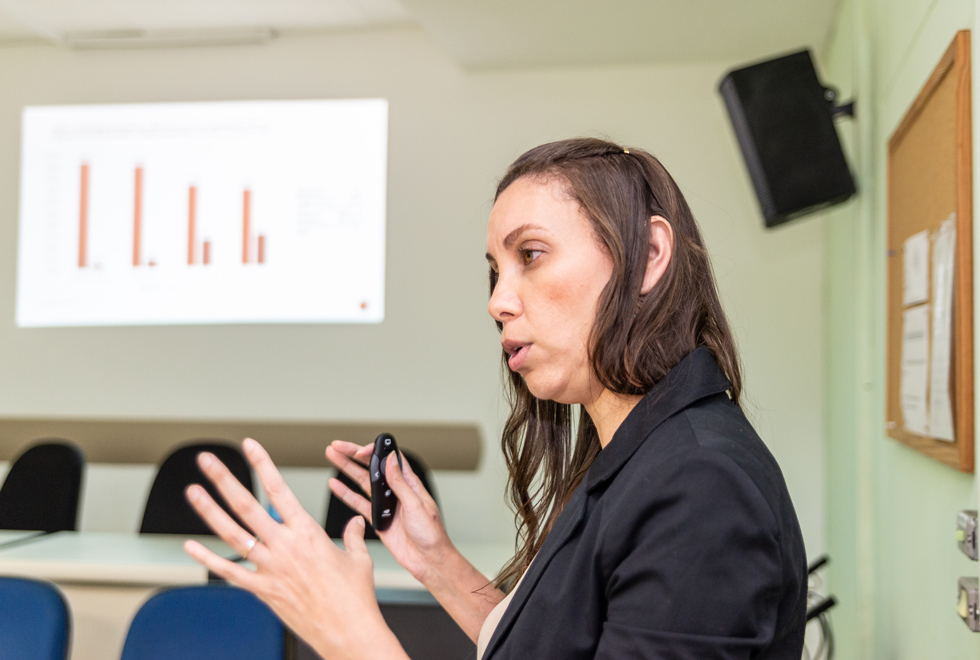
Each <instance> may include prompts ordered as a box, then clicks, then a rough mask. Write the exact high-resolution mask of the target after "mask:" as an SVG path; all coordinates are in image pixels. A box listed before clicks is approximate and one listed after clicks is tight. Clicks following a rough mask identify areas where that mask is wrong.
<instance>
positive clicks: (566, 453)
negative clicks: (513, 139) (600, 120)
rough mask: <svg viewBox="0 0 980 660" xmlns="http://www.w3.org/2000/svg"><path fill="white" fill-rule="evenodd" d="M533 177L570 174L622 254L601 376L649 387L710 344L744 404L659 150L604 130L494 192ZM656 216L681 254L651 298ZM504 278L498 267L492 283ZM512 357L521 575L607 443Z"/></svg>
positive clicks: (511, 432)
mask: <svg viewBox="0 0 980 660" xmlns="http://www.w3.org/2000/svg"><path fill="white" fill-rule="evenodd" d="M525 177H531V178H532V179H538V180H540V181H541V182H542V183H551V182H557V183H558V184H559V185H561V186H562V187H563V188H564V191H565V193H566V194H567V195H568V196H569V197H570V198H571V199H574V200H575V201H576V202H577V203H578V205H579V207H580V209H581V210H582V213H583V214H584V215H585V217H586V218H587V219H588V220H589V221H590V222H591V224H592V228H593V231H594V233H595V235H596V237H597V239H598V240H599V241H600V242H601V243H602V244H603V245H604V246H605V248H606V249H607V250H608V252H609V255H610V256H611V258H612V262H613V273H612V276H611V277H610V279H609V283H608V284H607V285H606V287H605V289H604V290H603V292H602V294H601V296H600V298H599V301H598V306H597V310H596V319H595V323H594V325H593V327H592V333H591V337H590V339H589V347H588V348H589V356H590V359H591V362H592V369H593V372H594V374H595V378H596V379H597V380H598V382H599V383H601V384H602V385H603V386H604V387H605V388H607V389H609V390H610V391H612V392H614V393H617V394H628V395H638V394H646V393H647V392H649V391H650V390H651V389H652V388H653V386H654V385H656V384H657V383H658V382H659V381H660V380H661V379H662V378H663V377H664V376H666V375H667V372H669V371H670V370H671V368H672V367H673V366H674V365H676V364H677V363H678V362H680V360H681V359H682V358H683V357H684V356H686V355H687V354H688V353H690V352H691V351H693V350H694V349H695V348H697V347H699V346H706V347H708V349H710V350H711V352H712V354H713V355H714V357H715V359H716V360H717V361H718V364H719V366H720V367H721V369H722V371H724V373H725V375H726V376H727V377H728V380H729V381H730V382H731V385H732V387H731V390H730V395H731V398H732V400H733V401H734V402H735V403H736V404H738V402H739V395H740V392H741V385H742V377H741V367H740V366H739V359H738V353H737V350H736V347H735V340H734V338H733V336H732V332H731V329H730V328H729V326H728V321H727V320H726V318H725V314H724V312H723V311H722V309H721V303H720V302H719V299H718V292H717V290H716V287H715V281H714V275H713V273H712V270H711V263H710V261H709V259H708V253H707V250H706V249H705V246H704V241H703V240H702V238H701V232H700V230H699V229H698V226H697V223H696V222H695V220H694V216H693V215H692V213H691V209H690V207H688V205H687V202H686V201H685V200H684V196H683V195H682V194H681V191H680V189H678V187H677V184H676V183H675V182H674V180H673V178H671V176H670V174H668V173H667V170H666V169H664V167H663V165H661V164H660V161H658V160H657V159H656V158H654V157H653V156H651V155H650V154H649V153H647V152H645V151H642V150H639V149H629V150H626V149H624V148H623V147H621V146H619V145H616V144H613V143H611V142H607V141H605V140H599V139H593V138H579V139H573V140H563V141H561V142H552V143H550V144H544V145H541V146H540V147H535V148H534V149H531V150H530V151H528V152H527V153H525V154H524V155H523V156H521V157H520V158H518V159H517V160H516V161H515V162H514V163H513V164H512V165H511V166H510V168H509V169H508V170H507V173H506V174H504V177H503V178H502V179H501V180H500V183H499V185H498V186H497V194H496V197H495V199H496V198H497V197H500V195H501V193H503V192H504V190H506V189H507V187H508V186H510V185H511V184H512V183H514V182H515V181H517V180H518V179H522V178H525ZM652 216H661V217H663V218H664V219H666V220H667V222H669V223H670V225H671V227H672V228H673V233H674V244H673V253H672V256H671V260H670V263H669V264H668V266H667V269H666V271H665V272H664V274H663V276H662V277H661V279H660V280H659V281H658V282H657V284H656V285H654V287H653V289H652V290H651V291H650V292H649V293H648V294H647V295H645V296H642V297H641V295H640V287H641V284H642V281H643V276H644V273H645V270H646V263H647V257H648V254H649V240H650V238H649V232H650V218H651V217H652ZM495 286H496V275H495V273H494V272H493V271H492V270H491V271H490V292H491V294H492V293H493V289H494V287H495ZM497 325H498V327H502V326H501V325H500V324H499V323H498V324H497ZM507 357H508V356H507V354H506V352H504V354H503V370H504V372H505V374H506V382H507V386H508V388H507V389H508V399H509V402H510V405H511V411H510V416H509V417H508V419H507V423H506V425H505V427H504V432H503V438H502V440H501V444H502V445H503V450H504V457H505V459H506V461H507V469H508V472H509V477H508V490H509V495H510V500H511V503H512V505H513V506H514V508H515V511H516V513H515V518H516V519H517V544H518V548H517V554H516V555H515V557H514V558H513V560H511V562H510V563H509V564H508V565H507V566H506V567H505V568H504V570H503V572H502V573H501V574H500V576H499V577H498V578H497V580H496V584H497V585H505V584H509V583H513V581H514V580H515V579H516V578H517V577H519V576H520V575H521V574H522V573H523V572H524V571H525V570H526V569H527V566H528V564H530V562H531V560H532V559H533V558H534V556H535V555H536V554H537V552H538V550H539V549H540V548H541V544H542V543H543V542H544V539H545V537H546V536H547V535H548V532H549V531H550V530H551V527H552V525H553V524H554V522H555V520H556V519H557V518H558V515H559V514H560V513H561V510H562V508H563V507H564V505H565V503H566V502H567V501H568V499H569V497H571V494H572V493H573V492H574V491H575V489H576V488H577V487H578V485H579V483H581V481H582V477H583V476H584V475H585V473H586V471H587V470H588V469H589V466H590V465H591V464H592V461H593V460H594V459H595V457H596V456H597V455H598V453H599V450H600V445H599V436H598V434H597V432H596V428H595V425H594V424H593V423H592V420H591V419H590V418H589V416H588V415H587V414H586V413H585V410H584V409H583V410H582V412H581V415H580V417H579V423H578V433H577V438H574V439H573V438H572V409H571V406H570V405H567V404H561V403H556V402H554V401H548V400H541V399H537V398H535V397H534V396H533V395H532V394H531V392H530V391H529V390H528V388H527V385H526V384H525V383H524V379H523V378H522V377H521V376H520V375H519V374H517V373H515V372H511V371H510V370H509V369H508V368H507Z"/></svg>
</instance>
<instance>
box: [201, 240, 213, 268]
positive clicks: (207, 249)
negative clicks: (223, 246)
mask: <svg viewBox="0 0 980 660" xmlns="http://www.w3.org/2000/svg"><path fill="white" fill-rule="evenodd" d="M201 247H202V248H203V249H202V250H201V263H203V264H204V265H205V266H207V265H208V264H209V263H211V241H204V244H203V245H202V246H201Z"/></svg>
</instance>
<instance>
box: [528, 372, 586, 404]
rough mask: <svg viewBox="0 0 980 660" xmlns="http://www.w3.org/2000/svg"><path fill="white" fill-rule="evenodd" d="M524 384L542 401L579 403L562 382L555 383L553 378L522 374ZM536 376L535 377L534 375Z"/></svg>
mask: <svg viewBox="0 0 980 660" xmlns="http://www.w3.org/2000/svg"><path fill="white" fill-rule="evenodd" d="M522 376H523V377H524V384H525V385H527V389H528V391H529V392H531V394H532V395H533V396H534V398H535V399H540V400H542V401H554V402H555V403H569V404H571V403H581V401H580V400H579V398H577V397H575V396H573V395H572V394H571V393H570V392H569V390H568V388H567V387H566V386H565V384H564V383H556V382H554V381H553V380H549V379H546V378H541V377H540V374H534V373H533V372H532V373H529V374H522ZM536 376H537V377H536Z"/></svg>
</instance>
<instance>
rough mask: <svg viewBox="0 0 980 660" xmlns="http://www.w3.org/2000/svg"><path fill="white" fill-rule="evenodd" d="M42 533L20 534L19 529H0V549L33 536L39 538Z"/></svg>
mask: <svg viewBox="0 0 980 660" xmlns="http://www.w3.org/2000/svg"><path fill="white" fill-rule="evenodd" d="M43 533H44V532H22V531H20V530H19V529H0V547H2V546H5V545H8V544H10V543H18V542H20V541H24V540H26V539H29V538H33V537H35V536H41V534H43Z"/></svg>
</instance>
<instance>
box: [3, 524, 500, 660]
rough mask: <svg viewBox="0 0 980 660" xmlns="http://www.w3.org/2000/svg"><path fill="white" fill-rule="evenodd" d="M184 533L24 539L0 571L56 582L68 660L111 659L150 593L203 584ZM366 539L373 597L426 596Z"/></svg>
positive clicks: (482, 562) (482, 560)
mask: <svg viewBox="0 0 980 660" xmlns="http://www.w3.org/2000/svg"><path fill="white" fill-rule="evenodd" d="M187 538H188V537H186V536H171V535H164V534H147V535H138V534H125V533H112V532H58V533H55V534H47V535H43V536H35V537H34V538H27V537H25V538H24V539H21V542H19V543H14V544H7V545H0V575H17V576H24V577H34V578H41V579H45V580H50V581H52V582H54V583H55V584H57V585H58V586H59V588H61V590H62V591H63V592H64V594H65V597H66V598H67V599H68V603H69V605H70V606H71V609H72V616H73V621H74V627H73V635H72V654H71V657H72V660H112V659H113V658H118V657H120V655H121V654H122V647H123V643H124V642H125V638H126V632H127V631H128V629H129V623H130V621H132V618H133V616H134V615H135V614H136V611H137V610H138V609H139V608H140V606H142V604H143V603H144V602H145V601H146V599H147V598H149V597H150V596H151V595H152V594H153V593H154V592H156V591H157V590H158V589H160V588H163V587H170V586H178V585H192V584H204V583H205V582H207V579H208V573H207V569H205V568H204V567H203V566H201V565H200V564H198V563H197V562H195V561H194V560H193V559H191V558H190V557H189V556H188V555H187V554H186V553H185V552H184V550H183V544H184V541H185V540H186V539H187ZM191 538H194V539H196V540H198V541H200V542H201V543H203V544H204V545H205V546H207V547H208V548H210V549H211V550H214V551H215V552H216V553H218V554H220V555H222V556H225V557H229V558H233V557H236V556H237V555H236V553H235V552H234V551H233V550H231V548H230V547H229V546H227V545H226V544H225V543H224V542H222V541H221V540H220V539H218V538H217V537H214V536H195V537H191ZM2 540H3V537H0V542H2ZM337 543H338V545H340V543H339V541H337ZM367 545H368V552H369V553H370V554H371V557H372V559H373V560H374V577H375V587H376V589H377V591H378V596H379V599H380V600H384V601H386V602H425V601H430V602H431V601H432V596H431V595H430V594H429V593H428V592H427V591H426V590H425V588H424V587H423V586H422V585H421V583H419V582H418V581H417V580H416V579H415V578H413V577H412V576H411V575H410V574H409V573H408V571H406V570H405V569H404V568H402V567H401V566H399V565H398V563H397V562H396V561H395V559H394V557H392V556H391V554H390V553H389V552H388V550H387V549H386V548H385V547H384V545H383V544H382V543H381V542H380V541H367ZM457 548H458V549H459V550H460V552H462V553H463V555H464V556H466V557H467V558H469V560H470V561H471V562H472V563H473V564H474V566H476V567H477V568H478V569H479V570H481V571H482V572H483V573H484V574H485V575H487V577H488V578H492V577H493V576H495V575H496V574H497V573H498V572H499V570H500V568H501V567H502V566H503V565H504V564H505V563H506V561H507V560H508V559H510V556H511V554H512V553H513V548H512V547H511V546H509V545H508V544H479V543H460V544H457ZM246 565H247V564H246Z"/></svg>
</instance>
